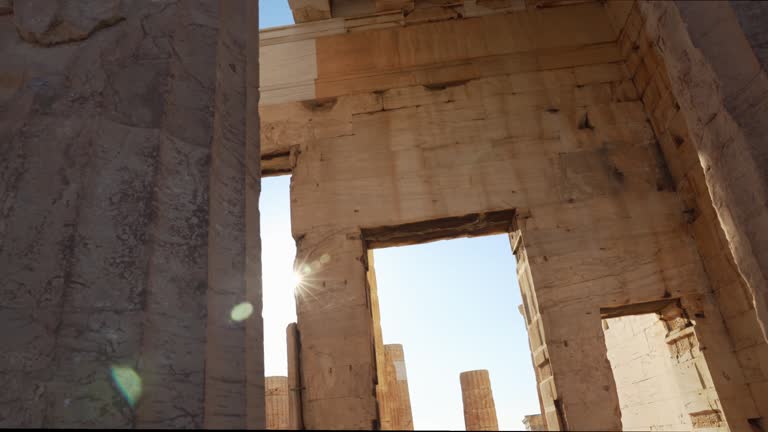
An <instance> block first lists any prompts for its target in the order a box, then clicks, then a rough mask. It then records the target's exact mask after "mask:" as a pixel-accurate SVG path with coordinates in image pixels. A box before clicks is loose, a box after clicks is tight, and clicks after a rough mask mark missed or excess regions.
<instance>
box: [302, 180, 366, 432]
mask: <svg viewBox="0 0 768 432" xmlns="http://www.w3.org/2000/svg"><path fill="white" fill-rule="evenodd" d="M291 193H293V189H292V191H291ZM364 257H365V249H364V245H363V242H362V241H361V234H360V232H359V231H354V230H350V231H349V232H344V231H339V230H334V231H332V232H326V231H323V230H316V231H312V232H309V233H307V234H306V235H303V236H302V237H301V238H300V239H298V240H297V245H296V268H299V269H307V270H306V272H305V274H304V282H303V283H302V284H301V287H300V289H299V290H298V291H297V294H296V315H297V324H298V329H299V336H300V347H301V353H300V359H301V383H302V392H301V406H302V416H303V420H304V427H305V428H306V429H366V430H370V429H378V423H379V422H378V412H377V408H376V387H375V386H376V361H375V353H374V351H375V350H374V335H373V333H374V332H373V320H372V311H371V302H370V297H369V293H368V289H367V282H366V265H365V259H364ZM305 266H306V267H305Z"/></svg>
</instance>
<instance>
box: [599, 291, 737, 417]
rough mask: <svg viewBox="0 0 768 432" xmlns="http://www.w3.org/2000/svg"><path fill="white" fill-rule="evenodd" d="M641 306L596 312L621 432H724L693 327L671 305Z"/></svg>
mask: <svg viewBox="0 0 768 432" xmlns="http://www.w3.org/2000/svg"><path fill="white" fill-rule="evenodd" d="M645 305H648V306H647V307H643V305H632V306H630V307H629V308H627V309H625V312H627V311H629V313H623V312H622V311H621V310H614V311H607V310H601V313H602V315H603V332H604V334H605V344H606V347H607V349H608V360H609V362H610V363H611V369H612V371H613V376H614V380H615V382H616V391H617V393H618V396H619V404H620V407H621V419H622V425H623V427H624V429H625V430H659V431H663V430H670V431H672V430H699V429H707V430H726V429H727V427H726V424H725V421H724V419H723V416H722V414H721V412H722V411H721V409H720V405H719V398H718V395H717V392H716V391H715V388H714V384H713V382H712V377H711V376H710V374H709V369H708V367H707V364H706V361H705V359H704V357H703V356H702V353H701V350H700V347H699V342H698V339H697V337H696V332H695V330H694V329H695V322H694V321H692V320H690V319H689V318H688V316H687V315H686V314H685V311H684V310H683V309H682V308H681V307H680V305H679V302H678V301H677V300H664V301H661V302H651V303H646V304H645ZM648 309H655V310H656V311H655V312H651V311H650V310H648ZM632 311H633V312H632Z"/></svg>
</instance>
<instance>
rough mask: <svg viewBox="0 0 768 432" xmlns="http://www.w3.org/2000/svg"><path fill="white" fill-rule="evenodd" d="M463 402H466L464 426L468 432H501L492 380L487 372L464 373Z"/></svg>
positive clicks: (461, 379) (461, 378)
mask: <svg viewBox="0 0 768 432" xmlns="http://www.w3.org/2000/svg"><path fill="white" fill-rule="evenodd" d="M460 381H461V400H462V401H463V402H464V425H465V426H466V429H467V430H468V431H475V430H477V431H495V430H499V422H498V420H497V419H496V405H495V404H494V402H493V392H492V391H491V379H490V377H489V375H488V371H487V370H474V371H468V372H462V373H461V375H460Z"/></svg>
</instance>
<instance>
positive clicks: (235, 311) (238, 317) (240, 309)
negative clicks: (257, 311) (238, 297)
mask: <svg viewBox="0 0 768 432" xmlns="http://www.w3.org/2000/svg"><path fill="white" fill-rule="evenodd" d="M251 314H253V305H252V304H250V303H249V302H243V303H240V304H239V305H237V306H235V307H233V308H232V312H230V314H229V317H230V318H231V319H232V321H235V322H240V321H244V320H247V319H248V318H249V317H250V316H251Z"/></svg>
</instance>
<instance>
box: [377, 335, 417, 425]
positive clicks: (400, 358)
mask: <svg viewBox="0 0 768 432" xmlns="http://www.w3.org/2000/svg"><path fill="white" fill-rule="evenodd" d="M384 362H385V365H384V374H383V376H384V382H383V383H379V385H380V387H381V391H380V392H378V396H379V416H380V417H381V429H382V430H413V414H412V413H411V396H410V393H409V391H408V376H407V374H406V371H405V354H404V352H403V346H402V345H400V344H390V345H384Z"/></svg>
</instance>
